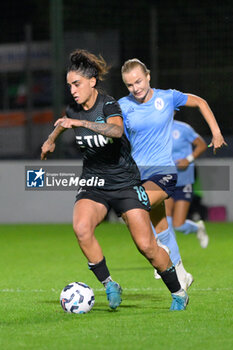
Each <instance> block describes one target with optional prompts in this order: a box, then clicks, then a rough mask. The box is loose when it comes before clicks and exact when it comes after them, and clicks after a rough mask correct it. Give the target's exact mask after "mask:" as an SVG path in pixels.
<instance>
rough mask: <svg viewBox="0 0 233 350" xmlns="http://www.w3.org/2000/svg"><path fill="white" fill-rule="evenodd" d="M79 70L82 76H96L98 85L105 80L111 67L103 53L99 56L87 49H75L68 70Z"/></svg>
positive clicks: (89, 77)
mask: <svg viewBox="0 0 233 350" xmlns="http://www.w3.org/2000/svg"><path fill="white" fill-rule="evenodd" d="M71 71H74V72H79V73H80V74H81V75H82V76H84V77H86V78H88V79H91V78H93V77H94V78H96V85H97V83H98V81H99V80H103V79H104V76H105V75H106V74H107V73H108V71H109V67H108V66H107V63H106V62H105V60H104V59H103V57H102V56H101V55H99V57H97V56H95V55H94V54H92V53H90V52H88V51H86V50H81V49H78V50H75V51H74V52H72V53H71V55H70V65H69V67H68V72H71Z"/></svg>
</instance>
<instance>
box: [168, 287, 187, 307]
mask: <svg viewBox="0 0 233 350" xmlns="http://www.w3.org/2000/svg"><path fill="white" fill-rule="evenodd" d="M188 302H189V297H188V294H187V293H186V292H185V291H182V292H181V293H180V294H179V295H178V294H172V304H171V307H170V310H171V311H182V310H185V309H186V306H187V305H188Z"/></svg>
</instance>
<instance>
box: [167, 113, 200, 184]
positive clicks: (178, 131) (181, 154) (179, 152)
mask: <svg viewBox="0 0 233 350" xmlns="http://www.w3.org/2000/svg"><path fill="white" fill-rule="evenodd" d="M197 137H199V135H198V134H197V133H196V131H195V130H194V129H193V128H192V127H191V126H190V125H188V124H186V123H183V122H180V121H177V120H174V122H173V125H172V140H173V146H172V157H173V160H174V162H175V163H176V161H177V160H178V159H183V158H186V157H187V156H188V155H189V154H191V153H192V151H193V149H192V143H193V141H194V140H195V139H196V138H197ZM177 174H178V179H177V184H176V186H184V185H187V184H193V183H194V164H193V163H191V164H190V165H189V166H188V168H187V169H185V170H178V169H177Z"/></svg>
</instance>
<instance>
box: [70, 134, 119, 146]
mask: <svg viewBox="0 0 233 350" xmlns="http://www.w3.org/2000/svg"><path fill="white" fill-rule="evenodd" d="M76 142H77V144H78V145H79V146H80V147H82V148H84V147H86V146H88V147H91V148H93V147H104V146H105V145H107V144H108V143H113V139H112V138H111V137H105V136H103V135H86V136H76Z"/></svg>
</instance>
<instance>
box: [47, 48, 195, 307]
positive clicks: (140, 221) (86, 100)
mask: <svg viewBox="0 0 233 350" xmlns="http://www.w3.org/2000/svg"><path fill="white" fill-rule="evenodd" d="M107 72H108V67H107V65H106V62H105V61H104V59H103V58H102V57H101V56H100V57H97V56H95V55H93V54H91V53H90V52H88V51H86V50H76V51H75V52H73V53H72V54H71V56H70V65H69V67H68V72H67V84H68V86H69V88H70V92H71V94H72V96H73V98H74V103H73V104H71V105H69V106H68V107H67V109H66V116H65V117H63V118H60V119H58V120H57V121H56V123H55V126H56V128H55V129H54V131H53V132H52V133H51V134H50V135H49V137H48V139H47V141H46V142H45V143H44V144H43V146H42V153H41V159H46V157H47V154H48V152H53V151H54V149H55V141H56V139H57V137H58V136H59V135H60V134H61V133H62V132H63V131H65V130H67V129H69V128H73V129H74V133H75V137H76V142H77V144H78V145H79V146H80V148H81V151H82V153H83V170H82V175H81V178H82V179H83V180H88V179H91V178H92V177H94V178H98V179H101V180H102V182H101V185H99V186H98V184H97V185H96V186H92V187H90V186H87V185H86V186H82V187H80V188H79V190H78V194H77V196H76V203H75V206H74V212H73V228H74V232H75V234H76V237H77V240H78V243H79V245H80V248H81V249H82V251H83V253H84V255H85V256H86V258H87V260H88V267H89V269H90V270H92V271H93V273H94V274H95V276H96V277H97V279H98V280H99V281H100V282H101V283H102V284H103V285H104V286H105V288H106V294H107V298H108V300H109V306H110V307H111V308H112V309H115V308H116V307H118V306H119V305H120V303H121V287H120V285H119V284H118V283H116V282H114V281H113V280H112V278H111V276H110V273H109V269H108V267H107V264H106V260H105V258H104V255H103V252H102V248H101V246H100V244H99V242H98V241H97V239H96V237H95V234H94V232H95V228H96V226H97V225H99V224H100V223H101V222H102V221H103V220H104V218H105V216H106V214H107V212H108V210H109V209H110V208H113V209H114V210H115V211H116V213H117V215H119V216H122V218H123V219H124V221H125V222H126V224H127V226H128V228H129V230H130V233H131V236H132V238H133V240H134V242H135V244H136V246H137V248H138V250H139V251H140V252H141V253H142V254H143V255H144V256H145V257H146V258H147V260H148V261H149V262H150V263H151V264H152V266H153V267H154V268H156V269H157V270H158V271H159V274H160V276H161V278H162V279H163V281H164V283H165V284H166V286H167V288H168V289H169V290H170V292H171V293H172V305H171V308H170V309H171V310H184V309H185V308H186V305H187V303H188V296H187V293H186V292H185V291H184V290H183V289H182V288H181V286H180V283H179V281H178V278H177V275H176V270H175V268H174V266H173V264H172V262H171V260H170V258H169V255H168V254H167V252H166V251H165V250H164V249H163V248H161V247H159V246H158V244H157V242H156V239H155V237H154V234H153V231H152V228H151V224H150V216H149V214H148V211H149V210H150V205H149V199H148V196H147V194H146V192H145V189H144V187H143V186H142V185H141V180H140V173H139V170H138V168H137V166H136V163H135V162H134V160H133V158H132V156H131V154H130V144H129V141H128V140H127V138H126V136H125V135H124V133H123V132H124V126H123V120H122V113H121V109H120V107H119V104H118V103H117V101H116V100H115V99H114V98H112V97H110V96H108V95H106V94H103V93H101V92H100V91H99V89H98V82H99V80H102V79H103V78H104V76H105V74H106V73H107Z"/></svg>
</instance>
